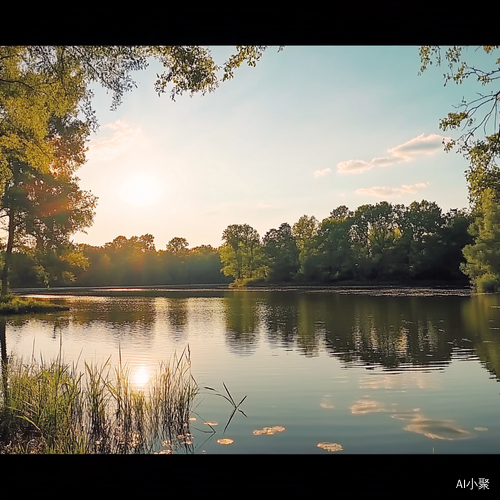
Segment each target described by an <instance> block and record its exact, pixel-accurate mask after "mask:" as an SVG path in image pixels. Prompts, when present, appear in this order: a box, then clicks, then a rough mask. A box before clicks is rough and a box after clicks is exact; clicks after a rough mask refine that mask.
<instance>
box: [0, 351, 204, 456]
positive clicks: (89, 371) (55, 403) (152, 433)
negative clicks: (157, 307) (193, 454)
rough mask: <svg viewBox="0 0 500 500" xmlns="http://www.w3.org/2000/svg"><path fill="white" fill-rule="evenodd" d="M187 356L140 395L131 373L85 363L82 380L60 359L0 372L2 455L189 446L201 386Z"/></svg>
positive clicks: (17, 363)
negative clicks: (131, 379) (199, 386)
mask: <svg viewBox="0 0 500 500" xmlns="http://www.w3.org/2000/svg"><path fill="white" fill-rule="evenodd" d="M190 366H191V363H190V356H189V349H188V350H187V351H184V352H183V353H182V355H181V356H180V358H178V357H176V356H174V357H172V359H171V360H170V361H169V362H168V363H162V364H161V365H160V367H159V370H158V371H157V373H156V375H155V377H154V378H153V379H152V381H151V382H150V384H149V385H148V386H147V387H146V388H145V389H143V390H139V389H136V388H134V387H133V385H132V383H131V381H130V370H129V368H128V367H127V366H126V365H122V364H121V362H120V364H119V366H118V367H117V368H116V369H115V370H114V371H113V370H111V366H110V360H109V359H108V361H107V362H106V363H104V364H103V365H100V366H98V365H94V364H89V363H85V370H84V372H83V373H80V372H78V371H77V369H76V366H75V365H69V364H68V363H64V362H62V361H61V359H60V358H58V359H57V360H55V361H52V362H50V363H46V362H44V361H43V360H41V361H40V362H39V363H35V362H31V363H24V362H23V361H22V360H18V359H14V358H11V359H9V361H8V362H7V363H3V366H2V371H3V373H2V375H3V376H2V384H1V389H0V453H58V454H67V453H85V454H115V453H120V454H128V453H153V452H155V451H159V450H160V448H161V443H162V442H163V443H167V445H168V447H169V449H170V450H171V451H174V450H176V449H179V448H180V447H181V446H182V447H186V446H188V447H189V446H190V445H191V442H190V439H189V437H190V436H191V434H190V432H189V416H190V412H191V407H192V402H193V399H194V397H195V396H196V394H197V392H198V386H197V384H196V382H195V381H194V379H193V377H192V376H191V371H190Z"/></svg>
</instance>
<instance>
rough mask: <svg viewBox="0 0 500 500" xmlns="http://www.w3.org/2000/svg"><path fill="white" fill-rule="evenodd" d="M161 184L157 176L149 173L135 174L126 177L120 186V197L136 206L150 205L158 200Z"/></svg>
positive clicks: (160, 193)
mask: <svg viewBox="0 0 500 500" xmlns="http://www.w3.org/2000/svg"><path fill="white" fill-rule="evenodd" d="M162 191H163V189H162V185H161V183H160V182H159V180H158V179H157V178H155V177H154V176H152V175H149V174H141V175H135V176H133V177H130V178H129V179H127V180H126V181H125V182H124V183H123V185H122V188H121V192H120V195H121V198H122V200H123V201H125V202H126V203H129V204H130V205H134V206H136V207H144V206H146V205H152V204H154V203H156V202H157V201H159V200H160V198H161V195H162Z"/></svg>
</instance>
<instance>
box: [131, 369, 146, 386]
mask: <svg viewBox="0 0 500 500" xmlns="http://www.w3.org/2000/svg"><path fill="white" fill-rule="evenodd" d="M149 377H150V374H149V372H148V370H147V369H146V368H145V367H144V366H140V367H139V368H137V369H136V370H135V371H134V373H133V380H134V384H135V385H137V386H139V387H143V386H145V385H146V384H147V383H148V382H149Z"/></svg>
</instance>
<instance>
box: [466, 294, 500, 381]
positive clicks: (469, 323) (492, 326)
mask: <svg viewBox="0 0 500 500" xmlns="http://www.w3.org/2000/svg"><path fill="white" fill-rule="evenodd" d="M461 313H462V314H461V319H462V321H463V323H464V325H465V326H466V328H467V330H468V331H470V332H473V333H474V334H475V338H472V336H471V337H469V339H470V340H472V341H473V344H474V347H475V352H476V354H477V356H478V357H479V359H480V360H481V362H482V364H483V365H484V366H485V367H486V369H487V370H488V371H489V372H491V373H492V374H493V375H494V376H495V377H496V378H497V379H500V296H499V295H498V294H484V295H474V296H472V297H471V299H470V300H469V301H466V302H464V303H463V304H462V310H461Z"/></svg>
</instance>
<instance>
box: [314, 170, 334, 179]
mask: <svg viewBox="0 0 500 500" xmlns="http://www.w3.org/2000/svg"><path fill="white" fill-rule="evenodd" d="M331 171H332V169H331V168H324V169H323V170H316V172H314V177H323V176H324V175H326V174H329V173H330V172H331Z"/></svg>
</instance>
